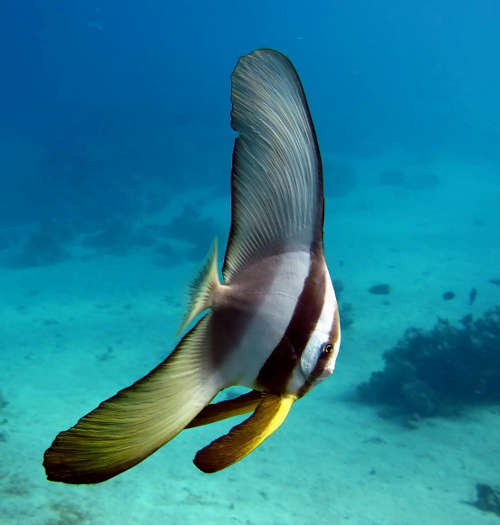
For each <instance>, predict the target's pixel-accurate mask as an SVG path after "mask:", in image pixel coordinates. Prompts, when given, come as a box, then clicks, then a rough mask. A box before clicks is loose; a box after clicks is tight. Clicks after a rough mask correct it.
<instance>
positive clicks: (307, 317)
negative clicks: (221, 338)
mask: <svg viewBox="0 0 500 525" xmlns="http://www.w3.org/2000/svg"><path fill="white" fill-rule="evenodd" d="M324 268H325V267H324V264H323V259H322V257H318V256H317V255H316V254H315V253H311V263H310V266H309V274H308V276H307V278H306V280H305V281H304V287H303V289H302V292H301V294H300V296H299V298H298V300H297V304H296V306H295V310H294V312H293V316H292V319H291V320H290V323H289V324H288V327H287V329H286V331H285V333H284V335H283V337H282V339H281V341H280V342H279V343H278V345H277V346H276V348H275V349H274V350H273V352H272V354H271V355H270V356H269V358H268V359H267V361H266V362H265V363H264V366H263V367H262V368H261V370H260V372H259V375H258V377H257V385H258V386H259V387H260V388H264V389H265V390H266V391H268V392H272V393H277V394H282V393H284V392H285V391H286V386H287V384H288V381H289V380H290V378H291V376H292V374H293V370H294V368H295V366H296V365H297V363H298V361H299V360H300V357H301V356H302V353H303V352H304V350H305V348H306V346H307V342H308V341H309V339H310V337H311V334H312V333H313V331H314V328H315V327H316V323H317V321H318V319H319V317H320V315H321V310H322V308H323V301H324V297H325V271H324Z"/></svg>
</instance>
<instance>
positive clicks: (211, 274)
mask: <svg viewBox="0 0 500 525" xmlns="http://www.w3.org/2000/svg"><path fill="white" fill-rule="evenodd" d="M217 286H220V282H219V275H218V273H217V239H215V240H214V242H213V244H212V248H211V249H210V253H209V256H208V259H207V261H206V262H205V264H204V265H203V268H202V269H201V271H200V273H199V275H198V277H196V279H195V280H194V281H193V282H192V283H191V289H190V294H189V306H188V310H187V312H186V315H185V316H184V319H183V320H182V324H181V326H180V328H179V330H178V331H177V335H178V336H179V335H180V334H181V333H182V332H184V330H185V329H186V327H187V325H188V324H189V323H190V322H191V321H192V320H193V319H194V318H195V317H196V316H197V315H198V314H201V312H203V310H206V309H207V308H210V306H211V298H212V293H213V291H214V290H215V288H217Z"/></svg>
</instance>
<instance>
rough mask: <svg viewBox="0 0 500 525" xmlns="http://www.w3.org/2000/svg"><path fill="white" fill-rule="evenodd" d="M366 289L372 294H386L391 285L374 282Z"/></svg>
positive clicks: (389, 290) (389, 291)
mask: <svg viewBox="0 0 500 525" xmlns="http://www.w3.org/2000/svg"><path fill="white" fill-rule="evenodd" d="M368 291H369V292H370V293H372V294H374V295H387V294H389V293H391V287H390V286H389V285H388V284H375V285H374V286H372V287H371V288H369V289H368Z"/></svg>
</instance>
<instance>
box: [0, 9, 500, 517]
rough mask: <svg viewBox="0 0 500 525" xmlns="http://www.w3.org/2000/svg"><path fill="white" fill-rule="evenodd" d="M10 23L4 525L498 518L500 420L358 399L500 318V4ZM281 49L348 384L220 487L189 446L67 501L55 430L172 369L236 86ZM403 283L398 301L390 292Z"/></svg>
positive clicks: (1, 117) (21, 15)
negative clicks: (294, 83) (303, 142)
mask: <svg viewBox="0 0 500 525" xmlns="http://www.w3.org/2000/svg"><path fill="white" fill-rule="evenodd" d="M0 13H1V17H0V18H1V22H0V24H1V27H2V30H1V31H0V48H1V49H2V61H1V76H0V79H1V80H0V290H3V293H2V294H1V295H0V368H1V370H0V391H1V393H2V396H3V397H2V398H0V457H1V458H2V465H1V466H0V523H1V524H3V523H6V524H10V523H23V524H24V523H44V524H49V523H89V524H94V523H95V524H97V523H106V524H111V523H122V524H125V523H163V522H164V523H183V524H184V523H194V522H197V521H199V520H200V519H206V520H207V521H206V522H209V521H214V522H217V523H255V524H261V523H262V524H264V523H265V524H267V523H269V524H281V523H287V524H295V523H297V524H303V523H313V522H315V523H316V522H317V523H325V524H326V523H341V522H343V521H346V522H347V521H349V523H356V524H357V523H359V524H365V523H373V524H375V523H376V524H384V525H385V524H400V523H408V524H413V523H415V524H416V523H422V522H423V521H422V519H423V518H422V517H421V516H419V515H418V513H417V512H416V511H415V512H410V511H409V510H408V509H411V508H413V507H414V506H424V507H425V508H426V510H425V513H426V514H425V520H424V521H425V522H426V523H453V524H455V523H464V524H466V523H495V522H496V521H498V517H497V516H496V515H495V514H494V513H492V512H482V511H480V510H479V509H477V508H475V507H473V506H471V505H467V504H465V503H464V501H475V499H476V490H475V485H476V483H488V484H490V485H492V486H495V485H499V484H500V477H499V476H498V474H497V472H496V471H495V470H494V469H492V468H491V467H492V466H491V458H492V457H496V456H495V454H496V455H498V446H497V442H498V439H499V438H500V420H499V415H498V402H499V399H496V400H494V401H493V402H490V403H489V404H487V405H482V404H481V405H480V406H479V407H478V406H474V407H473V408H468V409H466V414H467V415H466V416H463V419H460V417H458V419H455V420H450V419H449V418H447V417H444V418H443V419H440V418H439V417H437V418H435V419H430V420H429V421H431V423H427V422H425V423H423V424H422V425H418V428H417V429H415V428H412V429H411V431H410V430H409V428H408V427H409V426H412V425H413V426H415V421H414V420H413V419H411V425H408V424H407V425H406V426H404V425H401V424H400V421H399V420H398V419H397V418H396V419H395V420H392V419H390V418H389V419H387V418H384V417H379V415H378V412H377V407H376V406H365V405H363V404H358V402H357V401H355V392H356V387H357V385H358V384H359V383H360V382H362V381H366V380H367V379H368V378H369V377H370V374H371V373H372V372H373V371H375V370H381V369H383V366H384V362H383V359H382V354H383V351H384V350H387V349H389V348H391V347H392V346H393V345H394V344H395V343H396V341H397V340H398V339H399V338H401V337H402V336H403V333H404V331H405V330H406V329H407V328H408V327H410V326H419V327H422V328H425V329H430V328H431V327H432V326H434V324H435V322H436V320H437V317H442V318H448V319H450V320H451V322H453V323H456V324H457V326H458V323H459V320H460V319H461V318H462V317H463V316H464V315H466V314H469V313H470V314H473V315H474V316H475V318H479V317H480V316H482V315H483V314H484V312H486V311H487V310H490V309H491V308H493V307H494V306H495V305H498V304H500V299H499V297H498V295H499V293H498V292H499V291H500V288H499V286H498V284H495V282H492V281H495V280H499V279H500V269H499V257H500V247H499V238H498V227H499V226H500V217H499V213H498V199H499V198H500V153H499V152H500V149H499V144H500V99H499V97H498V93H500V70H499V68H498V50H499V49H500V33H499V31H498V21H499V20H500V4H499V3H498V2H496V1H494V0H485V1H482V2H465V1H459V2H456V1H454V2H452V1H445V0H439V1H433V2H431V1H419V2H396V1H392V0H391V1H385V2H377V1H368V0H366V1H360V0H351V1H349V2H342V1H332V2H327V1H320V2H309V3H304V2H299V1H297V0H292V1H290V2H282V1H276V2H263V1H254V2H242V1H232V2H229V1H217V2H197V1H179V2H175V3H172V2H162V1H159V0H146V1H143V2H131V1H128V0H127V1H120V2H117V1H108V2H83V3H80V2H67V1H64V0H53V1H52V2H37V1H28V2H24V3H19V2H14V1H9V0H8V1H7V2H4V5H2V8H1V10H0ZM259 47H271V48H275V49H278V50H279V51H281V52H282V53H284V54H286V55H287V56H289V57H290V59H291V60H292V61H293V63H294V65H295V67H296V69H297V71H298V72H299V75H300V77H301V80H302V82H303V85H304V89H305V92H306V95H307V98H308V102H309V106H310V110H311V113H312V117H313V120H314V123H315V127H316V131H317V135H318V140H319V144H320V148H321V151H322V155H323V160H324V167H325V192H326V218H325V244H326V255H327V258H328V262H329V265H330V269H331V271H332V275H333V277H334V278H335V279H340V280H342V283H343V287H344V290H343V291H342V292H341V293H340V299H341V301H340V303H341V307H343V308H344V311H345V312H346V313H345V326H346V329H345V331H344V340H343V341H344V342H343V349H342V353H341V356H340V357H339V360H338V363H337V370H336V372H335V374H334V377H333V378H331V379H330V380H329V381H328V382H327V383H328V385H326V384H325V385H322V386H321V389H322V390H320V389H319V388H318V392H317V393H316V392H314V393H311V398H312V401H310V404H309V405H306V400H304V401H303V402H301V403H302V404H301V405H300V407H298V408H297V411H296V412H297V414H296V415H295V416H290V417H291V418H292V417H293V420H292V421H291V422H287V423H288V427H287V428H288V430H287V429H286V428H285V429H283V433H282V434H281V441H280V434H277V435H276V436H273V438H272V440H273V441H272V442H271V440H269V441H270V444H269V445H266V444H264V445H263V447H261V448H264V447H266V446H268V447H269V448H267V451H268V452H267V453H268V455H265V454H266V451H265V450H264V452H262V456H259V455H258V454H259V452H258V451H256V452H255V453H254V454H252V455H251V456H250V457H249V458H247V459H246V460H245V461H244V462H242V463H241V464H240V465H237V466H235V467H233V470H231V469H230V470H229V471H228V474H221V475H220V477H218V478H217V477H215V478H214V477H210V476H209V477H204V476H201V475H200V474H199V473H198V472H197V471H195V469H194V467H192V466H191V464H190V461H191V457H192V456H191V454H192V453H193V452H195V451H196V450H197V449H196V447H197V446H198V448H199V447H200V446H203V445H204V444H205V443H204V442H203V443H198V442H196V443H194V442H193V443H191V442H190V441H189V440H193V439H195V438H193V437H189V438H186V440H185V441H184V443H181V444H179V445H178V444H177V442H178V441H179V442H181V441H182V439H183V438H182V437H179V438H177V440H175V442H174V443H172V444H169V445H168V446H167V447H165V451H166V450H167V449H168V448H169V447H172V448H173V450H175V447H177V451H178V453H177V454H175V452H173V453H170V454H169V453H168V452H164V451H162V452H160V453H159V454H157V455H154V456H153V458H151V459H150V460H148V462H146V463H147V466H146V467H142V466H140V467H137V469H134V470H133V471H131V472H130V473H126V474H124V475H123V476H120V477H119V478H117V479H118V480H121V479H123V480H124V481H117V482H116V481H112V482H109V483H108V484H106V485H104V487H105V488H100V486H97V487H92V488H87V487H79V488H78V489H77V490H75V488H74V487H65V486H59V485H55V484H51V483H49V482H47V481H45V478H44V473H43V470H42V468H41V461H42V454H43V451H44V450H45V448H47V447H48V446H49V445H50V442H51V440H52V439H53V437H54V436H55V434H56V433H57V432H58V431H59V430H62V429H63V428H67V427H68V426H70V425H72V424H74V422H75V421H76V418H78V417H80V416H81V415H83V414H84V413H85V412H86V411H88V410H90V409H92V408H93V407H94V406H95V405H96V404H97V403H98V402H100V401H101V400H102V399H104V398H105V397H106V396H109V395H112V394H114V392H116V390H117V389H119V388H122V387H124V386H126V385H127V384H130V383H131V382H132V381H134V380H135V379H137V378H138V377H140V376H141V375H142V374H144V373H146V372H147V371H148V370H149V369H151V368H152V367H154V366H155V365H156V364H157V363H158V362H159V361H160V360H161V359H163V358H164V357H165V355H167V354H168V352H169V351H170V350H171V349H172V348H173V346H174V344H175V337H174V336H175V330H176V328H177V327H178V325H179V324H180V321H181V318H182V315H183V311H184V293H185V289H186V287H187V283H189V281H190V279H191V278H192V276H193V275H195V274H196V271H197V269H198V268H199V266H200V265H201V264H202V261H203V258H204V256H205V254H206V253H207V252H208V249H209V246H210V242H211V240H212V239H213V237H215V236H219V238H220V242H221V244H222V245H224V242H225V240H226V235H227V232H228V230H229V220H230V214H229V212H230V201H229V181H230V170H231V153H232V147H233V141H234V137H235V134H234V132H233V131H232V129H231V127H230V125H229V121H230V118H229V112H230V109H231V104H230V74H231V71H232V70H233V68H234V66H235V64H236V61H237V60H238V58H239V57H240V56H241V55H244V54H246V53H249V52H250V51H252V50H253V49H256V48H259ZM381 283H389V284H390V290H391V291H390V294H389V295H387V296H384V295H381V296H379V295H374V294H373V293H369V292H368V289H369V288H370V287H371V286H372V285H376V284H381ZM472 289H476V291H477V299H476V297H474V299H473V300H472V301H471V299H470V297H471V296H470V293H471V291H472ZM447 291H453V294H454V297H453V298H452V299H451V300H445V299H443V294H444V293H445V292H447ZM131 312H132V313H131ZM348 317H349V319H347V318H348ZM351 321H352V325H350V324H349V323H350V322H351ZM124 332H125V333H127V336H126V337H125V336H124V335H123V333H124ZM72 334H76V335H72ZM124 341H125V342H124ZM495 344H496V345H498V337H497V339H496V340H495ZM495 348H496V347H495ZM498 353H499V355H500V349H498ZM498 361H499V363H497V364H496V365H493V366H498V367H500V357H499V358H498ZM110 362H111V363H112V367H110V368H106V367H109V363H110ZM102 367H104V369H105V373H104V377H103V372H102V370H103V368H102ZM82 370H84V372H81V371H82ZM76 376H78V378H76ZM75 382H76V383H77V384H75ZM73 387H74V389H73ZM1 399H4V400H5V402H4V403H2V402H1ZM64 399H66V400H67V402H66V403H65V402H64ZM2 405H5V406H2ZM35 405H36V409H35ZM315 409H316V412H315ZM332 413H333V414H335V413H338V414H339V416H338V417H336V416H335V415H331V416H329V417H327V416H325V414H332ZM426 421H427V420H426ZM407 423H408V421H407ZM435 425H437V428H436V426H435ZM292 427H293V428H292ZM306 427H307V428H306ZM369 428H370V429H373V431H371V430H367V429H369ZM342 429H344V430H342ZM364 429H365V430H366V435H365V434H363V431H364ZM224 431H226V430H224ZM280 431H281V430H280ZM194 432H198V431H194ZM194 432H193V433H191V434H189V436H194V435H198V434H195V433H194ZM207 432H208V431H207ZM353 433H354V434H353ZM464 434H466V435H469V436H470V439H469V440H465V442H464V443H462V442H461V441H460V439H459V437H458V436H462V435H464ZM207 436H210V437H207V438H206V439H208V440H210V439H213V438H215V437H217V436H215V435H213V434H210V433H207ZM332 436H333V437H332ZM335 436H336V437H335ZM440 436H446V438H443V439H442V440H441V439H440ZM479 436H482V437H484V436H487V437H485V438H484V441H482V442H479V443H478V441H477V439H479ZM206 439H205V438H203V439H202V441H203V440H205V441H206ZM331 440H333V441H334V442H335V443H336V445H335V446H333V447H332V448H333V449H334V453H333V452H332V454H326V453H324V451H325V447H327V450H329V448H328V447H330V446H331ZM351 440H352V443H353V445H352V446H351V445H350V442H351ZM185 443H190V446H189V447H188V448H186V449H184V448H179V447H183V446H185ZM339 443H344V445H343V446H342V445H339ZM354 444H356V445H357V446H358V448H356V446H355V445H354ZM186 446H187V445H186ZM432 446H436V447H437V448H436V449H435V450H433V449H432ZM343 447H344V448H343ZM377 447H378V448H377ZM382 447H385V450H384V451H382V450H381V448H382ZM20 450H22V451H23V452H22V453H21V452H19V451H20ZM322 451H323V452H322ZM177 456H178V457H177ZM396 456H397V458H398V459H395V458H396ZM445 457H446V458H448V459H446V460H445V459H443V458H445ZM377 458H378V459H377ZM429 458H431V459H429ZM173 460H174V463H173V464H172V465H171V466H166V465H170V463H169V462H171V461H173ZM426 462H428V463H429V464H428V468H427V467H426V466H425V465H426ZM388 465H389V466H391V468H389V467H388ZM141 468H144V469H145V470H141ZM148 468H149V469H150V470H147V469H148ZM163 468H165V469H167V470H166V471H167V472H168V474H167V475H162V473H163V470H162V469H163ZM155 469H156V470H155ZM374 472H377V475H375V474H374ZM402 480H403V481H402ZM451 480H453V481H451ZM116 483H117V484H116ZM410 487H413V489H414V490H415V492H412V490H410ZM336 491H337V492H336ZM287 494H288V495H289V496H287ZM132 495H133V496H132ZM325 498H329V502H328V503H325V501H324V499H325ZM412 498H415V499H412ZM132 500H133V501H134V503H133V504H132V503H131V501H132ZM110 502H111V503H110ZM120 502H123V505H127V502H129V504H130V505H132V507H131V510H130V512H128V513H127V512H125V511H123V510H122V511H120V512H118V511H116V506H117V505H120Z"/></svg>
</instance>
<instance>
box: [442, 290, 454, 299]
mask: <svg viewBox="0 0 500 525" xmlns="http://www.w3.org/2000/svg"><path fill="white" fill-rule="evenodd" d="M454 297H455V292H452V291H449V292H444V294H443V299H444V300H445V301H451V299H454Z"/></svg>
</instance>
